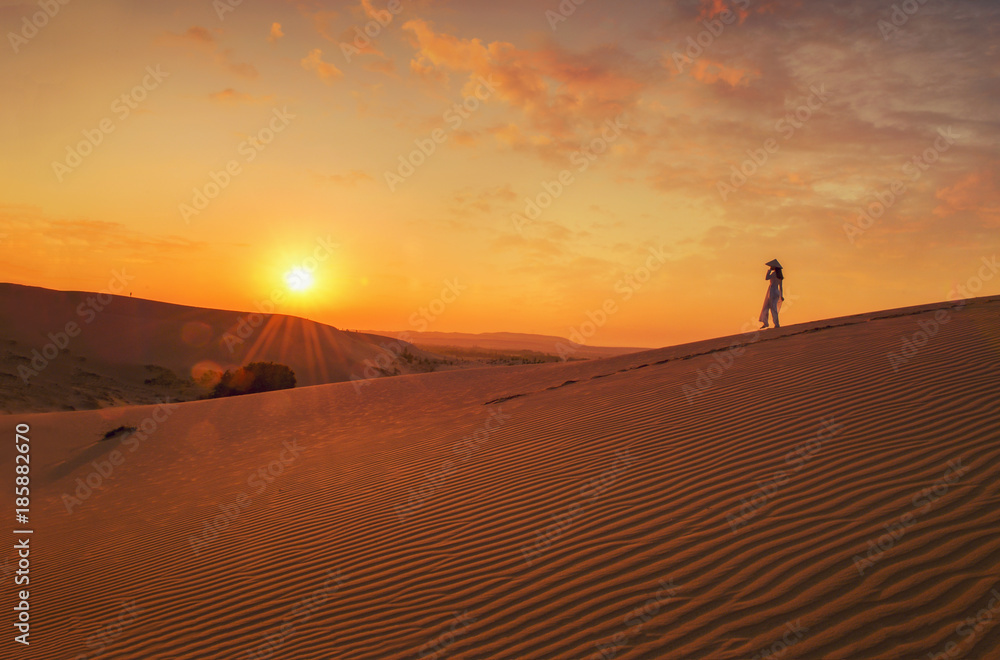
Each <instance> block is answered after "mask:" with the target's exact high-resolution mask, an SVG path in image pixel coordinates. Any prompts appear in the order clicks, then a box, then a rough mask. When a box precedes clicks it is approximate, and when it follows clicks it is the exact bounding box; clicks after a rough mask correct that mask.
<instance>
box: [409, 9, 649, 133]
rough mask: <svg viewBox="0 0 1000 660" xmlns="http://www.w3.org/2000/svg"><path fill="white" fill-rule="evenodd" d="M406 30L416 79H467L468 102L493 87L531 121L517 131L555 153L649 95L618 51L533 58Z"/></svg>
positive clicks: (507, 47) (414, 25)
mask: <svg viewBox="0 0 1000 660" xmlns="http://www.w3.org/2000/svg"><path fill="white" fill-rule="evenodd" d="M403 29H404V30H405V31H407V32H409V33H410V35H411V38H412V42H413V44H414V46H415V48H416V53H415V54H414V56H413V58H412V60H411V62H410V68H411V71H413V72H414V73H415V74H416V75H418V76H420V77H421V78H423V79H425V80H428V81H430V82H432V83H435V84H447V83H448V72H455V73H460V74H465V75H467V76H468V78H467V82H466V84H465V89H464V90H463V91H464V92H465V93H466V94H468V93H470V92H471V90H472V89H474V88H475V87H476V85H478V84H479V83H480V81H482V80H487V81H490V83H491V85H493V86H494V87H495V89H496V93H495V96H496V97H497V98H499V99H501V100H503V101H504V102H506V103H507V104H508V105H510V106H511V107H513V108H515V109H517V110H519V111H520V112H521V113H522V114H523V116H524V117H525V118H526V120H527V126H521V127H519V130H520V131H522V132H524V131H525V129H528V130H531V131H533V132H535V133H536V134H537V133H540V134H541V135H542V136H543V137H544V139H545V143H546V144H549V145H553V147H554V150H556V151H565V150H569V149H575V148H579V145H580V141H581V140H582V139H589V138H590V137H592V133H593V130H594V128H595V127H597V126H600V125H601V124H602V123H603V122H604V121H606V120H608V119H612V118H614V117H616V116H618V115H620V114H622V113H624V112H627V111H629V110H631V109H633V108H634V107H635V105H636V103H637V101H638V98H639V94H640V92H641V91H642V90H643V88H644V87H645V83H644V81H643V79H642V77H641V76H639V75H636V72H634V71H632V70H631V69H633V68H636V67H637V65H636V62H635V60H634V59H633V58H632V56H631V55H629V54H628V53H627V52H626V51H625V50H623V49H622V48H620V47H618V46H598V47H596V48H594V49H592V50H591V51H588V52H586V53H583V54H575V53H570V52H568V51H566V50H563V49H562V48H560V47H558V46H555V45H545V46H542V47H540V48H538V49H534V50H528V49H522V48H518V47H517V46H515V45H514V44H512V43H508V42H503V41H494V42H491V43H488V44H487V43H484V42H483V41H481V40H480V39H478V38H472V39H463V38H460V37H457V36H454V35H450V34H444V33H439V32H436V31H435V30H434V28H433V26H432V25H431V24H430V23H428V22H426V21H424V20H422V19H414V20H410V21H407V22H406V23H405V24H404V25H403ZM529 141H530V138H529Z"/></svg>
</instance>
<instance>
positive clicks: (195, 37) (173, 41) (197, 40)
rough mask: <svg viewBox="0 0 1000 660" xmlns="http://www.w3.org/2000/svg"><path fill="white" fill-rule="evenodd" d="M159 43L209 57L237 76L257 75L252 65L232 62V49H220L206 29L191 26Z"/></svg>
mask: <svg viewBox="0 0 1000 660" xmlns="http://www.w3.org/2000/svg"><path fill="white" fill-rule="evenodd" d="M161 42H162V43H166V44H169V45H174V46H178V47H180V48H184V49H188V50H194V51H197V52H200V53H203V54H204V55H206V56H208V57H210V58H211V59H212V60H213V61H214V62H215V63H216V65H217V66H219V67H221V68H223V69H225V70H227V71H229V72H230V73H233V74H236V75H237V76H240V77H243V78H256V77H257V75H258V73H257V69H256V67H254V66H253V65H252V64H248V63H246V62H234V61H233V60H232V54H233V49H232V48H225V49H224V48H222V46H221V44H220V43H219V41H218V39H217V38H216V36H215V35H214V34H212V32H210V31H209V30H208V29H207V28H203V27H201V26H199V25H195V26H192V27H190V28H188V29H187V31H185V32H183V33H181V34H177V33H174V32H168V33H167V34H166V35H165V36H164V37H162V38H161Z"/></svg>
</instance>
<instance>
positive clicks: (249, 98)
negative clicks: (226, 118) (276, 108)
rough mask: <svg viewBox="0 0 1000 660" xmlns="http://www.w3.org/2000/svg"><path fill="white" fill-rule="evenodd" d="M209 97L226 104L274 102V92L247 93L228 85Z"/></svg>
mask: <svg viewBox="0 0 1000 660" xmlns="http://www.w3.org/2000/svg"><path fill="white" fill-rule="evenodd" d="M208 98H209V99H211V100H212V101H214V102H216V103H224V104H239V103H243V104H247V105H256V104H259V103H272V102H273V101H274V98H275V97H274V94H268V95H267V96H254V95H252V94H245V93H243V92H237V91H236V90H235V89H233V88H232V87H227V88H226V89H224V90H222V91H221V92H215V93H213V94H209V95H208Z"/></svg>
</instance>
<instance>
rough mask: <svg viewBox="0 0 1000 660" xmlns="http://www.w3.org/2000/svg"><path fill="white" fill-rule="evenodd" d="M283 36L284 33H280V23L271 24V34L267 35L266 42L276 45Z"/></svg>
mask: <svg viewBox="0 0 1000 660" xmlns="http://www.w3.org/2000/svg"><path fill="white" fill-rule="evenodd" d="M283 36H285V33H284V32H282V31H281V23H271V33H270V34H268V35H267V40H268V42H270V43H272V44H273V43H276V42H277V41H278V39H281V38H282V37H283Z"/></svg>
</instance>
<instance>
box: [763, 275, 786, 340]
mask: <svg viewBox="0 0 1000 660" xmlns="http://www.w3.org/2000/svg"><path fill="white" fill-rule="evenodd" d="M765 265H766V266H768V270H767V275H765V276H764V279H765V280H767V281H768V287H767V294H766V295H765V296H764V308H763V309H762V310H760V322H761V323H763V324H764V325H762V326H760V327H761V330H763V329H764V328H766V327H768V326H767V314H768V312H770V313H771V318H772V319H774V327H775V328H780V327H781V323H780V322H779V321H778V308H779V307H780V306H781V301H782V300H784V299H785V287H784V284H783V282H784V279H785V276H784V275H783V274H782V273H781V264H780V263H779V262H778V260H777V259H773V260H771V261H769V262H767V264H765Z"/></svg>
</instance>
